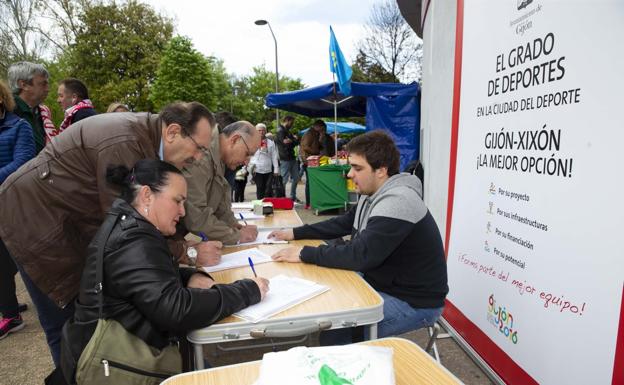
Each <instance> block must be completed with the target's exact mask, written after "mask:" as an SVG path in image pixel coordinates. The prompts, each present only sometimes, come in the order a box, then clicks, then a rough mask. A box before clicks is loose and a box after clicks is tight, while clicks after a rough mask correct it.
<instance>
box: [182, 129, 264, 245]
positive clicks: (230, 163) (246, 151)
mask: <svg viewBox="0 0 624 385" xmlns="http://www.w3.org/2000/svg"><path fill="white" fill-rule="evenodd" d="M259 147H260V133H259V132H258V131H256V128H255V127H254V126H253V125H252V124H251V123H249V122H245V121H238V122H234V123H232V124H229V125H227V126H226V127H224V128H223V129H222V130H221V133H218V131H217V130H216V129H215V130H213V139H212V144H211V146H210V151H208V152H207V153H206V154H205V156H204V157H203V158H202V159H201V160H200V161H199V162H196V163H195V164H192V165H188V166H186V167H185V168H184V170H183V172H184V177H185V178H186V182H187V185H188V187H187V188H188V191H187V195H188V196H187V199H186V202H185V205H184V206H185V208H186V216H185V217H184V224H185V226H186V229H187V230H188V231H190V232H191V233H194V234H200V233H203V234H206V235H207V236H208V237H209V238H210V240H211V241H221V242H222V243H224V244H226V245H233V244H236V243H239V242H240V243H243V242H250V241H253V240H255V239H256V237H257V236H258V228H257V227H256V226H253V225H249V226H242V225H240V224H239V223H238V220H237V219H236V218H235V217H234V213H233V212H232V199H231V196H230V188H229V185H228V182H227V181H226V180H225V177H224V175H225V168H226V167H227V168H229V169H230V170H234V169H236V168H237V167H238V166H241V165H245V164H247V163H248V162H249V158H251V157H252V156H253V155H254V153H255V152H256V150H258V148H259Z"/></svg>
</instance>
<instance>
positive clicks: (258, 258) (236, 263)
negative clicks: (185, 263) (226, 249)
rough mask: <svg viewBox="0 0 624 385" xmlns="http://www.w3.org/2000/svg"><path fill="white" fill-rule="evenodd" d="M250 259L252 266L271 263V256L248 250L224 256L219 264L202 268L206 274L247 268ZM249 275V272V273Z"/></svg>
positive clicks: (255, 250)
mask: <svg viewBox="0 0 624 385" xmlns="http://www.w3.org/2000/svg"><path fill="white" fill-rule="evenodd" d="M247 258H251V260H252V261H253V263H254V265H257V264H259V263H266V262H272V261H273V260H272V259H271V256H270V255H268V254H265V253H263V252H262V251H260V250H258V249H257V248H255V249H248V250H243V251H237V252H235V253H230V254H225V255H223V256H222V257H221V263H219V264H218V265H214V266H205V267H202V269H204V271H205V272H206V273H212V272H214V271H221V270H228V269H234V268H236V267H242V266H249V260H248V259H247ZM250 273H251V272H250Z"/></svg>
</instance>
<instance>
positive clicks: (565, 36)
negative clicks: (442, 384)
mask: <svg viewBox="0 0 624 385" xmlns="http://www.w3.org/2000/svg"><path fill="white" fill-rule="evenodd" d="M458 7H459V9H458V21H457V22H458V39H457V42H458V45H457V47H456V50H457V51H458V53H457V55H458V57H457V60H456V66H457V69H456V85H455V86H456V93H457V94H456V96H458V98H457V99H456V100H458V102H459V104H458V105H457V104H456V105H455V109H454V110H455V119H454V121H455V127H454V128H453V129H454V134H453V135H454V136H453V140H452V143H453V144H452V150H451V151H452V157H451V172H450V173H449V174H450V178H451V180H450V181H449V185H450V188H449V214H448V215H449V219H450V221H448V222H449V223H447V226H450V228H448V229H447V237H448V238H447V243H446V245H447V251H448V269H449V285H450V286H451V291H450V293H449V296H448V302H449V304H448V306H447V311H446V312H445V318H446V319H447V320H448V321H449V323H450V324H451V325H452V326H453V327H454V328H455V329H456V330H457V331H458V332H459V333H460V334H461V335H462V336H463V337H464V338H465V339H466V340H467V341H468V343H470V345H472V346H473V348H475V350H476V351H477V352H478V353H479V354H480V355H481V356H482V357H483V358H484V359H485V361H486V362H488V364H489V365H490V366H491V367H492V368H493V369H494V370H495V371H496V372H497V373H498V374H499V375H500V376H501V377H502V378H503V379H504V380H505V381H506V382H507V383H509V384H530V383H539V384H552V385H559V384H622V383H624V374H623V372H624V364H623V363H622V361H623V360H624V355H623V352H622V349H623V348H622V345H623V344H624V338H623V337H622V333H623V330H622V322H623V321H622V319H623V315H622V292H623V287H624V280H623V279H624V251H623V250H624V248H623V245H622V242H621V239H623V236H622V235H621V233H622V231H623V230H624V197H623V194H622V192H623V191H624V179H623V175H624V173H623V166H622V165H623V164H624V159H623V153H622V152H621V150H620V148H621V147H622V144H623V143H624V124H623V118H622V109H623V107H624V98H623V97H622V90H624V75H623V70H622V68H623V67H622V63H624V49H623V47H624V45H623V43H622V39H623V38H624V3H623V2H621V1H602V0H600V1H577V2H548V1H545V0H502V1H501V0H496V1H495V0H489V1H486V0H465V1H461V0H460V1H459V2H458ZM618 341H619V343H618ZM618 344H619V350H618Z"/></svg>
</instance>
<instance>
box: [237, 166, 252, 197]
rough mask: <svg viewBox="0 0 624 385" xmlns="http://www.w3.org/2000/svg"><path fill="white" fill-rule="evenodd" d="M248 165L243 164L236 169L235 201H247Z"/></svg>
mask: <svg viewBox="0 0 624 385" xmlns="http://www.w3.org/2000/svg"><path fill="white" fill-rule="evenodd" d="M247 175H249V173H248V172H247V167H245V166H243V167H241V168H239V169H238V171H236V176H235V177H234V183H235V184H236V189H235V190H234V202H244V201H245V186H247Z"/></svg>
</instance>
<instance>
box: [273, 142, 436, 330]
mask: <svg viewBox="0 0 624 385" xmlns="http://www.w3.org/2000/svg"><path fill="white" fill-rule="evenodd" d="M347 147H348V151H349V161H350V163H351V171H349V177H350V178H352V179H353V181H354V182H355V185H356V186H357V191H358V193H360V194H361V195H360V198H359V200H358V204H357V206H356V207H355V208H353V209H351V210H350V211H349V212H348V213H346V214H345V215H342V216H339V217H336V218H333V219H330V220H327V221H324V222H320V223H316V224H314V225H305V226H302V227H298V228H295V229H292V230H281V231H275V232H273V233H272V234H271V235H270V237H271V236H273V237H275V238H277V239H281V240H292V239H334V238H338V237H343V236H345V235H348V234H351V240H350V241H349V242H347V243H346V244H341V245H326V246H319V247H310V246H305V247H290V248H287V249H283V250H281V251H279V252H277V253H276V254H275V255H273V259H275V260H277V261H285V262H305V263H313V264H316V265H319V266H326V267H333V268H339V269H347V270H355V271H360V272H362V273H363V276H364V279H365V280H366V281H367V282H368V283H369V284H370V285H371V286H372V287H373V288H374V289H375V290H377V291H378V292H379V294H380V295H381V296H382V298H383V299H384V319H383V321H381V322H380V323H379V324H378V328H379V329H378V333H379V334H378V335H379V337H380V338H381V337H386V336H390V335H397V334H401V333H405V332H408V331H410V330H415V329H418V328H422V327H425V326H430V325H432V324H433V323H434V322H435V321H436V320H437V319H438V318H439V317H440V315H441V313H442V309H443V307H444V299H445V297H446V294H447V293H448V285H447V276H446V261H445V256H444V248H443V246H442V239H441V237H440V232H439V230H438V226H437V225H436V223H435V220H434V219H433V217H432V216H431V214H430V213H429V210H428V209H427V207H426V206H425V204H424V202H423V201H422V199H421V195H422V187H421V184H420V181H419V180H418V178H416V177H415V176H413V175H408V174H399V152H398V150H397V148H396V146H395V145H394V142H393V141H392V139H391V138H390V137H389V136H388V135H387V134H385V133H384V132H383V131H372V132H369V133H367V134H364V135H361V136H358V137H355V138H354V139H353V140H351V142H350V143H349V144H348V146H347ZM324 340H325V341H327V342H338V341H336V340H333V341H332V340H331V339H329V340H328V339H327V338H324ZM340 342H343V341H340Z"/></svg>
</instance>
